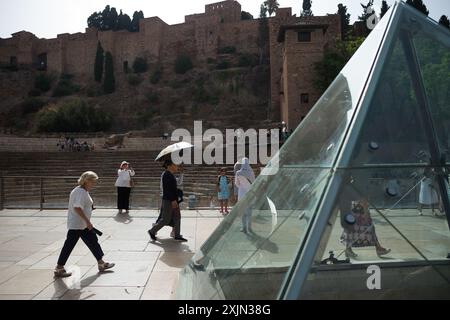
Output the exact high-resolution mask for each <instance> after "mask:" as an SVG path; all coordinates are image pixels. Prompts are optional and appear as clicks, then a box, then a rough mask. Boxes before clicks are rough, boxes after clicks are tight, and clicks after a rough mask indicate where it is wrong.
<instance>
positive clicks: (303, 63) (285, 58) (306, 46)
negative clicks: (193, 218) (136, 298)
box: [0, 0, 340, 127]
mask: <svg viewBox="0 0 450 320" xmlns="http://www.w3.org/2000/svg"><path fill="white" fill-rule="evenodd" d="M299 24H311V25H325V26H326V27H324V28H322V29H320V30H318V29H315V30H313V35H312V40H311V42H310V43H299V42H298V41H296V38H297V36H296V34H297V33H296V30H294V29H295V28H294V29H289V30H287V31H286V32H285V37H284V40H283V41H282V42H280V41H279V34H280V30H282V28H283V27H285V26H290V27H292V26H293V25H294V26H296V25H299ZM258 26H259V19H253V20H241V5H240V4H239V2H237V1H234V0H226V1H222V2H217V3H212V4H208V5H206V6H205V12H204V13H201V14H192V15H187V16H185V22H184V23H180V24H175V25H168V24H167V23H165V22H164V21H162V20H161V19H160V18H158V17H149V18H145V19H141V20H140V31H139V32H135V33H132V32H128V31H98V30H97V29H95V28H87V29H86V31H85V33H75V34H59V35H58V36H57V38H56V39H38V38H37V37H36V36H35V35H33V34H32V33H30V32H26V31H20V32H17V33H15V34H13V35H12V38H8V39H1V38H0V64H12V63H14V64H18V65H34V66H39V65H40V64H42V61H43V60H44V59H45V60H46V62H45V66H46V69H47V70H48V71H53V72H56V73H58V74H62V73H66V74H73V75H76V76H77V77H82V78H85V79H86V80H92V79H93V77H94V75H93V70H94V62H95V54H96V49H97V43H98V41H100V43H101V44H102V46H103V48H104V50H105V51H110V52H111V54H112V56H113V62H114V70H115V73H116V76H117V75H120V74H121V73H124V64H127V65H128V66H129V67H131V66H132V64H133V61H134V60H135V59H136V57H145V58H147V61H148V62H149V63H151V64H152V63H160V64H162V65H163V66H168V67H170V66H173V64H174V62H175V60H176V58H177V56H179V55H180V54H187V55H189V56H190V57H191V59H192V60H193V62H194V65H195V64H197V65H201V64H204V63H205V62H206V61H207V59H208V58H212V59H217V58H218V55H219V54H218V49H219V48H223V47H227V46H233V47H235V48H236V50H237V52H238V53H250V54H259V53H260V50H259V48H258V45H257V38H258ZM269 30H270V32H269V45H268V46H267V52H266V54H265V56H270V65H271V66H270V67H271V101H270V103H271V107H272V110H273V111H274V117H273V120H281V119H283V120H286V119H288V118H289V117H295V121H293V122H292V123H293V124H294V123H295V125H292V126H291V127H295V126H296V124H297V123H298V122H299V121H301V119H302V117H304V115H306V113H307V112H308V111H309V110H310V108H311V107H312V106H313V105H314V103H315V102H316V101H317V99H318V98H319V97H320V94H321V92H317V90H316V89H314V88H313V85H312V83H313V81H312V78H313V76H314V69H313V66H314V63H315V62H317V61H318V60H320V59H321V57H322V56H323V52H324V50H325V48H326V47H327V46H330V45H332V43H333V41H334V39H336V38H338V37H340V19H339V16H337V15H328V16H324V17H308V18H304V17H297V16H296V15H293V14H292V9H291V8H279V9H278V10H277V13H276V15H275V16H274V17H271V18H269ZM282 79H284V82H283V81H282ZM302 92H306V93H308V95H309V97H310V99H309V102H308V103H303V104H302V103H301V102H300V95H301V94H302ZM297 104H298V105H297Z"/></svg>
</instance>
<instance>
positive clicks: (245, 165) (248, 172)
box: [236, 158, 255, 183]
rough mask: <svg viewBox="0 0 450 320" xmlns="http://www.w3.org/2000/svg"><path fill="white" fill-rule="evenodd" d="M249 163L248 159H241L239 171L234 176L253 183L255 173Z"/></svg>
mask: <svg viewBox="0 0 450 320" xmlns="http://www.w3.org/2000/svg"><path fill="white" fill-rule="evenodd" d="M249 162H250V161H249V160H248V158H242V161H241V169H240V170H239V171H238V172H237V173H236V175H238V176H243V177H246V178H247V179H248V181H250V183H253V182H254V181H255V173H254V172H253V169H252V167H251V166H250V163H249Z"/></svg>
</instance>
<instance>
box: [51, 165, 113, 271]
mask: <svg viewBox="0 0 450 320" xmlns="http://www.w3.org/2000/svg"><path fill="white" fill-rule="evenodd" d="M97 180H98V176H97V174H96V173H95V172H92V171H87V172H85V173H83V174H82V175H81V177H80V179H78V186H77V187H76V188H75V189H73V190H72V192H71V193H70V198H69V209H68V216H67V228H68V229H69V230H68V232H67V238H66V241H65V242H64V246H63V248H62V250H61V253H60V255H59V258H58V264H57V266H56V268H55V271H54V273H55V276H56V277H70V276H71V275H72V273H70V272H67V271H66V269H65V268H64V265H65V264H66V262H67V259H69V256H70V253H71V252H72V250H73V248H75V245H76V244H77V242H78V240H79V239H80V238H81V239H82V240H83V242H84V243H85V244H86V245H87V246H88V248H89V250H91V252H92V254H93V255H94V257H95V258H96V259H97V263H98V270H99V271H100V272H102V271H105V270H107V269H110V268H112V267H114V263H108V262H104V261H103V259H102V258H103V256H104V254H103V251H102V248H101V247H100V244H99V243H98V238H97V235H96V234H95V232H94V226H93V225H92V223H91V215H92V208H93V204H94V202H93V201H92V198H91V196H90V195H89V191H91V190H92V188H93V187H94V186H95V184H96V183H97Z"/></svg>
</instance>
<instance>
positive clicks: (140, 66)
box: [133, 57, 148, 73]
mask: <svg viewBox="0 0 450 320" xmlns="http://www.w3.org/2000/svg"><path fill="white" fill-rule="evenodd" d="M147 70H148V64H147V59H145V58H142V57H137V58H136V59H134V62H133V71H134V73H144V72H147Z"/></svg>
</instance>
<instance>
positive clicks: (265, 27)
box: [256, 5, 269, 64]
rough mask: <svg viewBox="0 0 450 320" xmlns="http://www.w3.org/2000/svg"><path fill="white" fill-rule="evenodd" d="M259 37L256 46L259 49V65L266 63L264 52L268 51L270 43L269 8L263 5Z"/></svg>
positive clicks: (260, 13)
mask: <svg viewBox="0 0 450 320" xmlns="http://www.w3.org/2000/svg"><path fill="white" fill-rule="evenodd" d="M258 22H259V23H258V37H257V39H256V44H257V45H258V48H259V64H262V63H263V61H264V52H265V51H266V48H267V45H268V43H269V22H268V20H267V8H266V7H265V6H264V5H261V7H260V12H259V20H258Z"/></svg>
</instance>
